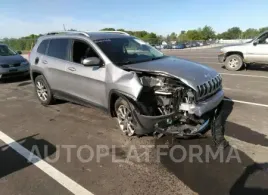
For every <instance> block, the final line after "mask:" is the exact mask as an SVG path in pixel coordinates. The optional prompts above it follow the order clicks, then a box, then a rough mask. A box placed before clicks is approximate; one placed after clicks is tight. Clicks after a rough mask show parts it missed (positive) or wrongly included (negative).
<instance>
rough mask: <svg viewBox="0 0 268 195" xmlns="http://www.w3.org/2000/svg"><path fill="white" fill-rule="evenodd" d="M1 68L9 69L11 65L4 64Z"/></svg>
mask: <svg viewBox="0 0 268 195" xmlns="http://www.w3.org/2000/svg"><path fill="white" fill-rule="evenodd" d="M1 67H2V68H9V65H8V64H2V65H1Z"/></svg>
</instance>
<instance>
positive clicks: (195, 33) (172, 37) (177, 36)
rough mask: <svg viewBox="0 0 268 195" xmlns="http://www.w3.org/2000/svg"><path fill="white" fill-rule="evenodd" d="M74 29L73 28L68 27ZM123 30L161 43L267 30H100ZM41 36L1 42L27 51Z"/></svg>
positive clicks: (235, 36)
mask: <svg viewBox="0 0 268 195" xmlns="http://www.w3.org/2000/svg"><path fill="white" fill-rule="evenodd" d="M70 30H72V31H75V29H70ZM115 30H117V31H123V32H126V33H128V34H130V35H133V36H135V37H138V38H140V39H142V40H144V41H145V42H148V43H150V44H154V45H156V44H161V43H162V41H166V42H171V41H176V42H187V41H196V40H204V41H207V40H216V39H252V38H254V37H256V36H257V35H259V34H260V33H262V32H264V31H267V30H268V27H264V28H260V29H254V28H249V29H247V30H245V31H242V30H241V29H240V28H239V27H232V28H229V29H228V30H227V31H225V32H223V33H218V34H217V33H216V32H215V31H214V30H213V28H212V27H211V26H207V25H206V26H204V27H203V28H198V29H192V30H187V31H186V30H182V31H181V32H179V33H176V32H172V33H171V34H168V35H167V36H162V35H157V34H156V33H154V32H147V31H144V30H142V31H129V30H125V29H115V28H104V29H101V31H115ZM40 36H42V35H41V34H39V35H34V34H31V35H29V36H26V37H21V38H17V39H15V38H4V39H3V40H2V41H1V42H3V43H5V44H7V45H9V46H10V47H11V48H13V49H14V50H20V51H29V50H31V48H32V47H33V46H34V44H35V42H36V40H37V39H38V37H40Z"/></svg>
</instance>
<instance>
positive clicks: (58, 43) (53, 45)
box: [47, 39, 69, 60]
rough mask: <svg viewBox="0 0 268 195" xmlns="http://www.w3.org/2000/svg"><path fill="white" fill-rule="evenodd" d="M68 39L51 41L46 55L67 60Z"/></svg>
mask: <svg viewBox="0 0 268 195" xmlns="http://www.w3.org/2000/svg"><path fill="white" fill-rule="evenodd" d="M68 45H69V40H68V39H51V40H50V42H49V47H48V51H47V55H48V56H51V57H55V58H59V59H62V60H67V57H68Z"/></svg>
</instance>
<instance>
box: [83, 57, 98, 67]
mask: <svg viewBox="0 0 268 195" xmlns="http://www.w3.org/2000/svg"><path fill="white" fill-rule="evenodd" d="M100 63H101V60H100V59H99V58H97V57H90V58H85V59H83V61H82V64H83V65H84V66H99V65H100Z"/></svg>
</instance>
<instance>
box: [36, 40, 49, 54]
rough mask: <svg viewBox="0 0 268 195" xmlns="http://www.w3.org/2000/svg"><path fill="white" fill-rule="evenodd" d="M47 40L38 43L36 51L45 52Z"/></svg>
mask: <svg viewBox="0 0 268 195" xmlns="http://www.w3.org/2000/svg"><path fill="white" fill-rule="evenodd" d="M48 42H49V40H44V41H42V42H41V43H40V45H39V47H38V48H37V52H38V53H41V54H45V53H46V50H47V46H48Z"/></svg>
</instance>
